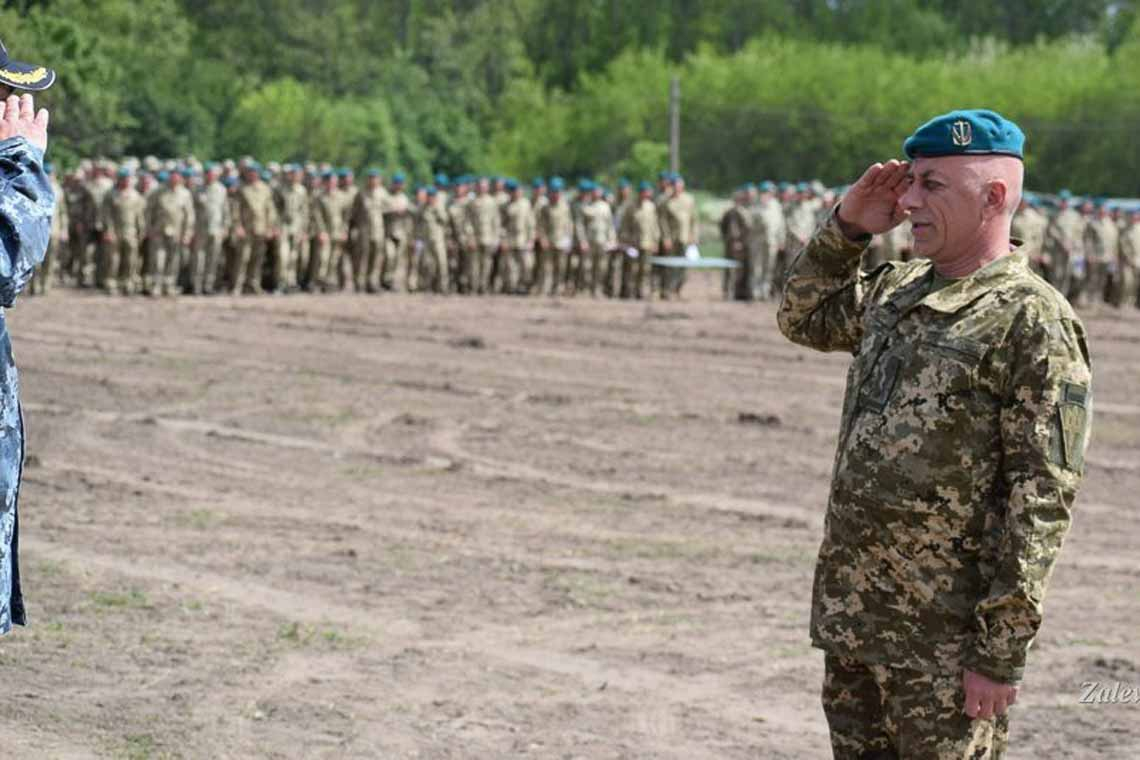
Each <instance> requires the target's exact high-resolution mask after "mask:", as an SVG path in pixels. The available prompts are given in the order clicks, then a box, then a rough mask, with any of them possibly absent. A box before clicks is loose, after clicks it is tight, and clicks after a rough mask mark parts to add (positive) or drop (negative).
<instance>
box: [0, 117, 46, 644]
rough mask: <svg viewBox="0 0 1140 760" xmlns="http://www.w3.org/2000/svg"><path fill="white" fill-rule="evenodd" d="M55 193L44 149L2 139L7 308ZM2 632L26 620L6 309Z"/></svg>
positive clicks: (33, 257)
mask: <svg viewBox="0 0 1140 760" xmlns="http://www.w3.org/2000/svg"><path fill="white" fill-rule="evenodd" d="M54 209H55V196H54V194H53V193H52V189H51V185H50V184H49V182H48V178H47V175H45V174H44V172H43V154H42V153H41V152H40V150H39V149H38V148H35V147H33V146H32V145H31V144H29V143H28V142H27V141H26V140H24V139H23V138H12V139H9V140H5V141H3V142H0V249H2V250H0V305H2V306H3V307H5V308H7V307H10V306H12V303H13V302H14V301H15V300H16V294H18V293H19V292H20V290H21V289H22V288H23V287H24V285H26V284H27V282H28V280H29V279H30V278H31V276H32V272H33V270H34V269H35V267H36V266H37V265H38V264H39V263H40V262H41V261H43V257H44V252H45V251H46V250H47V244H48V236H49V234H50V231H51V217H52V213H53V211H54ZM0 362H3V367H2V368H0V500H2V501H0V508H2V511H0V633H7V632H8V631H9V630H10V629H11V627H12V624H13V623H23V622H24V607H23V599H22V595H21V593H20V587H19V565H18V559H19V558H18V556H17V551H16V548H17V545H18V543H17V518H16V502H17V497H18V494H19V488H20V474H21V468H22V466H23V460H24V447H23V424H22V421H21V418H20V404H19V389H20V384H19V378H18V376H17V374H16V364H15V362H14V361H13V360H12V344H11V341H10V339H9V337H8V328H7V325H6V324H5V322H4V315H3V311H0Z"/></svg>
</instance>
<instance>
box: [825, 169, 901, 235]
mask: <svg viewBox="0 0 1140 760" xmlns="http://www.w3.org/2000/svg"><path fill="white" fill-rule="evenodd" d="M909 171H910V164H909V163H908V162H906V161H897V160H895V159H891V160H890V161H887V162H886V163H885V164H872V165H871V166H870V167H869V168H868V169H867V171H865V172H863V176H862V177H860V178H859V180H858V181H857V182H856V183H855V184H854V185H852V186H851V187H850V188H848V190H847V193H846V194H845V195H844V196H843V200H842V201H841V202H840V204H839V212H838V213H837V214H836V217H837V219H838V220H839V226H840V228H841V229H842V230H843V234H844V235H846V236H847V237H849V238H852V239H855V238H858V237H862V236H863V235H877V234H879V233H880V232H886V231H887V230H889V229H892V228H894V227H897V226H898V225H899V224H901V223H902V221H903V220H904V219H906V212H905V211H904V210H903V208H902V207H901V206H899V198H901V197H902V196H903V193H905V192H906V191H907V187H908V186H909V180H908V179H907V173H908V172H909Z"/></svg>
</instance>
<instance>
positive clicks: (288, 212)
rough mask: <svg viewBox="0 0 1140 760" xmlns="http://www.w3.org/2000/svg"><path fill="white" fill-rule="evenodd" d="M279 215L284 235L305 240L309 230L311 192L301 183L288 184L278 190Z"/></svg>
mask: <svg viewBox="0 0 1140 760" xmlns="http://www.w3.org/2000/svg"><path fill="white" fill-rule="evenodd" d="M275 200H276V203H277V215H278V217H279V219H280V222H281V232H282V234H284V235H287V236H290V237H295V238H303V237H305V236H306V235H307V234H308V228H309V191H308V190H307V189H306V188H305V186H304V185H303V184H301V183H300V182H293V183H290V182H286V183H285V184H283V185H281V186H280V187H279V188H277V193H276V198H275Z"/></svg>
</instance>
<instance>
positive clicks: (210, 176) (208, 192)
mask: <svg viewBox="0 0 1140 760" xmlns="http://www.w3.org/2000/svg"><path fill="white" fill-rule="evenodd" d="M194 222H195V225H194V226H195V230H194V243H193V245H192V246H191V254H190V292H191V293H192V294H194V295H200V294H203V293H205V294H207V295H209V294H212V293H213V292H214V288H215V287H216V286H217V282H218V273H219V271H220V270H221V269H222V266H223V264H224V261H223V258H222V255H223V252H222V246H223V244H224V242H225V239H226V235H228V234H229V229H230V224H231V220H230V204H229V197H228V193H227V192H226V188H225V186H224V185H223V184H222V182H221V169H220V168H219V167H218V166H217V165H215V164H209V165H207V166H206V174H205V179H204V181H203V183H202V187H201V188H199V189H198V192H197V193H196V194H195V196H194Z"/></svg>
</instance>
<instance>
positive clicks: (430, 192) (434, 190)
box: [427, 185, 439, 197]
mask: <svg viewBox="0 0 1140 760" xmlns="http://www.w3.org/2000/svg"><path fill="white" fill-rule="evenodd" d="M427 194H428V196H429V197H431V196H433V195H438V194H439V188H438V187H436V186H435V185H432V186H431V187H429V188H428V189H427Z"/></svg>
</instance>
